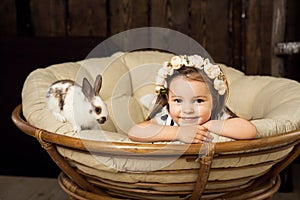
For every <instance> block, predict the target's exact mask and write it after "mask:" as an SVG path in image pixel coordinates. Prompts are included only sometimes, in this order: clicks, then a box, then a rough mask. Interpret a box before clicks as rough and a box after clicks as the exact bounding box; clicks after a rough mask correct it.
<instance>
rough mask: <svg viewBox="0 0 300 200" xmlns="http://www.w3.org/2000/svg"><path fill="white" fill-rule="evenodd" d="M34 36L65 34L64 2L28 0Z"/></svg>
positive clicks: (58, 0)
mask: <svg viewBox="0 0 300 200" xmlns="http://www.w3.org/2000/svg"><path fill="white" fill-rule="evenodd" d="M30 10H31V19H32V26H33V32H34V35H35V36H65V35H66V3H65V1H61V0H44V1H40V0H30Z"/></svg>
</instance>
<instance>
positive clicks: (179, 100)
mask: <svg viewBox="0 0 300 200" xmlns="http://www.w3.org/2000/svg"><path fill="white" fill-rule="evenodd" d="M174 102H176V103H182V99H174Z"/></svg>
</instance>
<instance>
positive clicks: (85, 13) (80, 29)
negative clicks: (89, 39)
mask: <svg viewBox="0 0 300 200" xmlns="http://www.w3.org/2000/svg"><path fill="white" fill-rule="evenodd" d="M68 2H69V5H68V7H69V19H68V35H70V36H96V37H106V36H107V12H106V0H69V1H68Z"/></svg>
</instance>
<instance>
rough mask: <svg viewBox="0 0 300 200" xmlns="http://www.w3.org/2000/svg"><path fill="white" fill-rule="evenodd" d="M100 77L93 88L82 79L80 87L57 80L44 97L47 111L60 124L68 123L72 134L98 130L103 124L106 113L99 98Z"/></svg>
mask: <svg viewBox="0 0 300 200" xmlns="http://www.w3.org/2000/svg"><path fill="white" fill-rule="evenodd" d="M101 86H102V76H101V75H100V74H99V75H98V76H97V77H96V80H95V83H94V88H93V87H92V86H91V84H90V83H89V81H88V80H87V79H86V78H84V79H83V81H82V86H80V85H78V84H77V83H76V82H74V81H72V80H59V81H56V82H55V83H53V84H52V85H51V86H50V87H49V89H48V91H47V95H46V103H47V107H48V109H49V110H50V111H51V112H52V114H53V115H54V116H55V117H56V119H57V120H58V121H60V122H67V121H68V122H70V123H71V124H72V126H73V131H74V132H80V131H81V130H83V129H99V126H98V125H99V124H103V123H105V121H106V120H107V117H108V111H107V107H106V105H105V103H104V102H103V100H102V99H101V97H100V96H99V92H100V89H101Z"/></svg>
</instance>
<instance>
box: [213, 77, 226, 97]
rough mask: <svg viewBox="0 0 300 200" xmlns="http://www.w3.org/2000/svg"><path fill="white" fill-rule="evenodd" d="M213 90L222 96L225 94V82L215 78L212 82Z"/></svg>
mask: <svg viewBox="0 0 300 200" xmlns="http://www.w3.org/2000/svg"><path fill="white" fill-rule="evenodd" d="M214 88H215V89H216V90H217V91H218V93H219V95H223V94H225V92H226V84H225V81H223V80H221V79H218V78H216V79H215V80H214Z"/></svg>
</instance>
